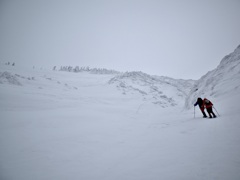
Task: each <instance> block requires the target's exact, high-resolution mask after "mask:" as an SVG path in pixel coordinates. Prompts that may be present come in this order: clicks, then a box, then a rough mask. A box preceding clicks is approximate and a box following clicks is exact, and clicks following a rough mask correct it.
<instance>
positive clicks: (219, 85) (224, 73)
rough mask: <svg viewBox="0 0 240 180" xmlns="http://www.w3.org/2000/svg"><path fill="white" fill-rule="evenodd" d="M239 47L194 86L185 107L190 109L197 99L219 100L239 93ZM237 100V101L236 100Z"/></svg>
mask: <svg viewBox="0 0 240 180" xmlns="http://www.w3.org/2000/svg"><path fill="white" fill-rule="evenodd" d="M239 80H240V46H238V47H237V48H236V49H235V51H234V52H232V53H231V54H229V55H227V56H225V57H224V58H223V59H222V61H221V62H220V64H219V65H218V67H217V68H216V69H214V70H212V71H210V72H208V73H207V74H206V75H204V76H202V77H201V78H200V79H199V80H198V81H196V83H195V84H194V86H193V88H192V90H191V92H190V93H189V96H188V97H187V99H186V103H185V107H186V108H191V107H192V105H193V104H194V102H195V101H196V99H197V97H202V98H205V97H207V98H210V99H213V100H216V101H217V100H219V99H221V98H228V97H229V96H232V95H234V94H239V93H240V81H239ZM236 100H237V99H236Z"/></svg>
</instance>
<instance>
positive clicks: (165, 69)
mask: <svg viewBox="0 0 240 180" xmlns="http://www.w3.org/2000/svg"><path fill="white" fill-rule="evenodd" d="M0 26H1V27H0V61H1V62H8V61H10V62H15V63H16V65H17V64H21V65H22V64H25V65H30V66H41V67H42V66H43V67H53V66H55V65H56V66H61V65H72V66H76V65H78V66H90V67H98V68H109V69H115V70H119V71H143V72H145V73H148V74H151V75H163V76H170V77H174V78H183V79H199V78H200V77H201V76H202V75H204V74H205V73H206V72H207V71H209V70H212V69H214V68H216V67H217V65H218V64H219V63H220V61H221V59H222V58H223V57H224V56H225V55H227V54H229V53H231V52H232V51H233V50H234V49H235V48H236V47H237V46H238V45H239V44H240V0H201V1H199V0H75V1H74V0H65V1H64V0H39V1H37V0H21V1H20V0H0Z"/></svg>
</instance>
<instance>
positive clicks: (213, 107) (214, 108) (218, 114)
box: [213, 106, 220, 116]
mask: <svg viewBox="0 0 240 180" xmlns="http://www.w3.org/2000/svg"><path fill="white" fill-rule="evenodd" d="M213 109H214V110H215V111H216V112H217V114H218V116H220V114H219V113H218V111H217V110H216V108H215V107H214V106H213Z"/></svg>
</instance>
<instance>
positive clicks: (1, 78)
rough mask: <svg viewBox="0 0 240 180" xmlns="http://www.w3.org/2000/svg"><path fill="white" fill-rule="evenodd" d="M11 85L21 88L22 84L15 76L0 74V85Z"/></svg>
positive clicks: (6, 73)
mask: <svg viewBox="0 0 240 180" xmlns="http://www.w3.org/2000/svg"><path fill="white" fill-rule="evenodd" d="M5 83H8V84H13V85H18V86H21V85H22V84H21V83H20V82H19V80H18V77H17V75H12V74H11V73H10V72H7V71H5V72H3V73H1V72H0V84H5Z"/></svg>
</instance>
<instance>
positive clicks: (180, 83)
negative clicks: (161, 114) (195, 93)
mask: <svg viewBox="0 0 240 180" xmlns="http://www.w3.org/2000/svg"><path fill="white" fill-rule="evenodd" d="M193 82H194V81H191V80H190V81H188V80H175V79H172V78H168V77H160V76H151V75H148V74H146V73H143V72H126V73H122V74H118V75H116V76H115V77H113V78H112V79H110V80H109V84H114V85H115V86H116V87H117V89H118V90H119V91H121V92H122V94H123V95H130V96H131V95H138V96H139V98H141V99H143V100H144V101H151V102H152V103H153V104H156V105H160V106H161V107H163V108H165V107H171V106H176V105H181V103H180V102H183V101H184V99H185V98H186V95H187V94H188V92H189V91H190V88H191V87H192V84H193Z"/></svg>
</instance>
